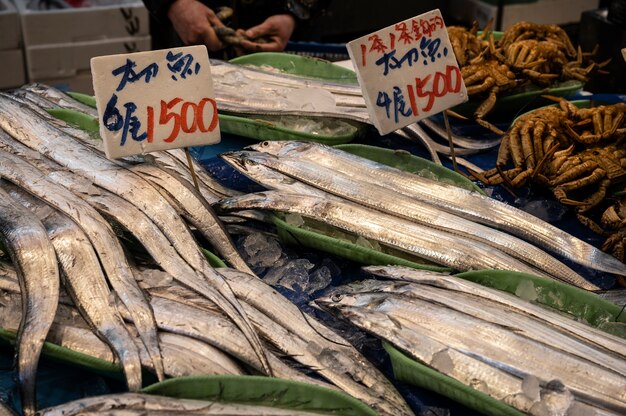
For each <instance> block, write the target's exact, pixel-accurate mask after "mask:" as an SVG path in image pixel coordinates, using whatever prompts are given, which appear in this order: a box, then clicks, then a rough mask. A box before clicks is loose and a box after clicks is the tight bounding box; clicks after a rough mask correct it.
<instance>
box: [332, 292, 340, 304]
mask: <svg viewBox="0 0 626 416" xmlns="http://www.w3.org/2000/svg"><path fill="white" fill-rule="evenodd" d="M341 299H343V294H341V293H337V294H335V295H332V296H331V297H330V300H332V301H333V302H339V301H341Z"/></svg>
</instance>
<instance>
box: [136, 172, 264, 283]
mask: <svg viewBox="0 0 626 416" xmlns="http://www.w3.org/2000/svg"><path fill="white" fill-rule="evenodd" d="M125 167H126V168H127V169H129V170H131V171H133V172H136V173H138V174H141V175H143V177H145V178H148V180H149V181H150V182H152V183H153V184H155V185H156V186H157V187H158V188H157V189H162V192H164V193H166V194H167V195H168V196H170V197H171V198H172V200H173V201H174V204H175V205H176V207H177V208H178V209H180V210H181V211H182V215H183V216H184V217H186V218H187V219H188V220H189V221H190V222H191V223H192V224H193V225H194V226H195V227H196V228H197V229H198V230H199V231H200V232H201V233H202V235H203V236H204V237H205V238H206V239H207V240H208V241H210V242H211V244H212V245H213V247H214V248H215V249H216V250H217V251H218V253H219V254H220V255H221V256H222V257H223V258H224V259H225V260H226V262H228V263H229V264H230V265H231V266H232V267H235V268H237V269H239V270H241V271H244V272H246V273H251V274H254V272H253V271H252V270H251V269H250V267H249V266H248V265H247V264H246V262H245V261H244V260H243V258H242V257H241V255H240V254H239V252H238V251H237V249H236V248H235V244H234V243H233V241H232V239H231V238H230V236H229V235H228V233H227V232H226V230H225V229H224V226H223V225H222V223H221V222H220V220H219V219H218V218H217V215H216V214H215V213H214V212H213V209H212V208H211V206H210V205H209V204H208V203H207V202H206V201H205V200H204V198H203V197H202V196H201V195H200V194H198V192H197V191H196V190H195V189H194V188H193V187H192V186H191V185H189V184H188V183H186V182H185V181H184V180H181V179H180V178H177V176H176V175H175V174H174V173H171V172H166V171H164V170H161V169H159V168H158V167H156V166H152V165H149V164H139V165H133V166H125Z"/></svg>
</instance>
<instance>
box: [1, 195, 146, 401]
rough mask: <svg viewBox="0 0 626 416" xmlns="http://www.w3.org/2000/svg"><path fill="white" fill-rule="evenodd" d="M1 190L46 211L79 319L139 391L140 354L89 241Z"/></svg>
mask: <svg viewBox="0 0 626 416" xmlns="http://www.w3.org/2000/svg"><path fill="white" fill-rule="evenodd" d="M0 188H2V189H4V190H5V191H7V192H8V193H9V194H10V195H11V196H12V197H13V198H14V199H15V200H17V201H19V202H20V203H21V204H22V205H23V206H24V207H26V208H29V209H30V210H32V211H34V212H33V213H35V214H36V213H37V211H41V210H42V208H44V207H45V208H48V209H49V212H46V213H43V216H40V217H39V219H40V220H41V221H42V224H43V225H44V227H45V228H46V231H47V232H48V235H49V237H50V240H51V242H52V245H53V247H54V250H55V252H56V256H57V259H58V261H59V265H60V266H61V268H62V271H63V277H64V279H63V280H64V286H65V287H66V288H67V290H68V292H69V293H70V295H71V296H72V299H73V300H74V304H75V305H76V306H77V308H78V310H79V311H80V312H81V315H82V316H83V317H85V319H86V321H87V322H88V323H89V325H90V326H91V328H93V329H94V330H95V331H97V334H98V335H99V337H100V338H101V339H102V340H103V341H104V342H106V343H107V344H108V345H109V346H110V347H111V348H112V349H113V351H114V352H115V354H116V356H117V357H118V358H119V360H120V362H121V364H122V367H123V369H124V374H125V376H126V382H127V384H128V386H129V389H130V390H131V391H138V390H141V388H142V381H141V361H140V358H139V353H138V351H137V348H136V346H135V343H134V341H133V339H132V338H131V336H130V334H129V333H128V330H127V329H126V327H125V326H124V324H123V322H122V318H121V316H120V315H119V313H118V312H117V310H116V309H115V308H113V307H112V306H111V305H110V304H109V295H110V291H109V288H108V284H107V281H106V277H105V276H104V273H103V272H102V269H101V267H100V262H99V260H98V256H97V255H96V253H95V252H94V250H93V246H92V245H91V243H90V242H89V239H88V237H87V236H86V235H85V233H84V232H83V231H82V230H81V229H80V228H79V227H78V226H77V225H76V224H75V223H74V222H73V221H71V220H70V219H69V218H67V217H65V216H64V215H62V214H61V213H59V212H55V211H54V210H53V209H52V208H51V207H50V206H48V205H47V204H45V203H44V202H41V201H39V200H37V199H36V198H35V197H32V196H30V195H28V194H26V193H25V191H22V190H21V189H19V188H18V187H16V186H8V185H7V184H4V183H0Z"/></svg>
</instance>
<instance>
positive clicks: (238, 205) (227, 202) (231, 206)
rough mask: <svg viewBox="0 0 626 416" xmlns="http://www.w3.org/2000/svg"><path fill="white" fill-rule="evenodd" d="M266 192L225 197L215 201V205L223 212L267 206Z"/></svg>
mask: <svg viewBox="0 0 626 416" xmlns="http://www.w3.org/2000/svg"><path fill="white" fill-rule="evenodd" d="M266 194H267V193H266V192H255V193H251V194H245V195H238V196H234V197H230V198H224V199H222V200H220V201H218V202H217V203H215V204H214V205H213V207H214V208H215V209H216V210H218V211H221V212H227V211H236V210H240V209H250V208H265V207H266V205H267V201H268V196H267V195H266Z"/></svg>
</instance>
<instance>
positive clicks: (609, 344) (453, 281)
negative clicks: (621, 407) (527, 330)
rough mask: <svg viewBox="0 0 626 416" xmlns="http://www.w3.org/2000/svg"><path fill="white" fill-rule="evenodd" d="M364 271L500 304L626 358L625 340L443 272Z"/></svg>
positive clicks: (379, 268) (376, 268) (392, 268)
mask: <svg viewBox="0 0 626 416" xmlns="http://www.w3.org/2000/svg"><path fill="white" fill-rule="evenodd" d="M363 270H364V271H366V272H368V273H371V274H374V275H376V276H380V277H384V278H386V279H392V280H401V281H407V282H416V283H419V284H423V285H426V284H427V285H432V286H435V287H442V288H445V289H448V290H453V291H457V292H459V293H466V294H470V295H474V296H477V297H480V298H484V299H488V300H490V301H493V302H498V303H500V304H502V305H503V306H504V307H507V308H511V309H514V310H516V311H519V312H520V313H523V314H526V315H528V316H532V317H534V318H535V319H540V320H542V321H545V322H546V323H548V324H550V325H552V326H554V327H558V328H559V329H560V330H562V331H565V332H567V333H568V334H570V335H572V336H576V337H578V338H580V339H583V340H585V341H587V342H591V343H593V344H594V345H596V346H597V347H599V348H602V349H603V350H604V351H608V352H612V353H614V354H618V355H619V357H624V359H626V343H624V340H623V339H622V338H618V337H616V336H614V335H612V334H609V333H607V332H604V331H601V330H599V329H597V328H595V327H592V326H590V325H586V324H584V323H582V322H578V321H576V320H573V319H570V318H568V317H565V316H562V315H560V314H552V313H545V308H543V307H541V306H538V305H535V304H534V303H532V302H528V301H525V300H524V299H520V298H518V297H517V296H514V295H512V294H509V293H506V292H503V291H500V290H495V289H491V288H489V287H486V286H483V285H480V284H477V283H474V282H471V281H467V280H464V279H460V278H457V277H454V276H449V275H446V274H441V273H434V272H425V271H421V270H416V269H409V268H406V267H400V266H367V267H364V268H363Z"/></svg>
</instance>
